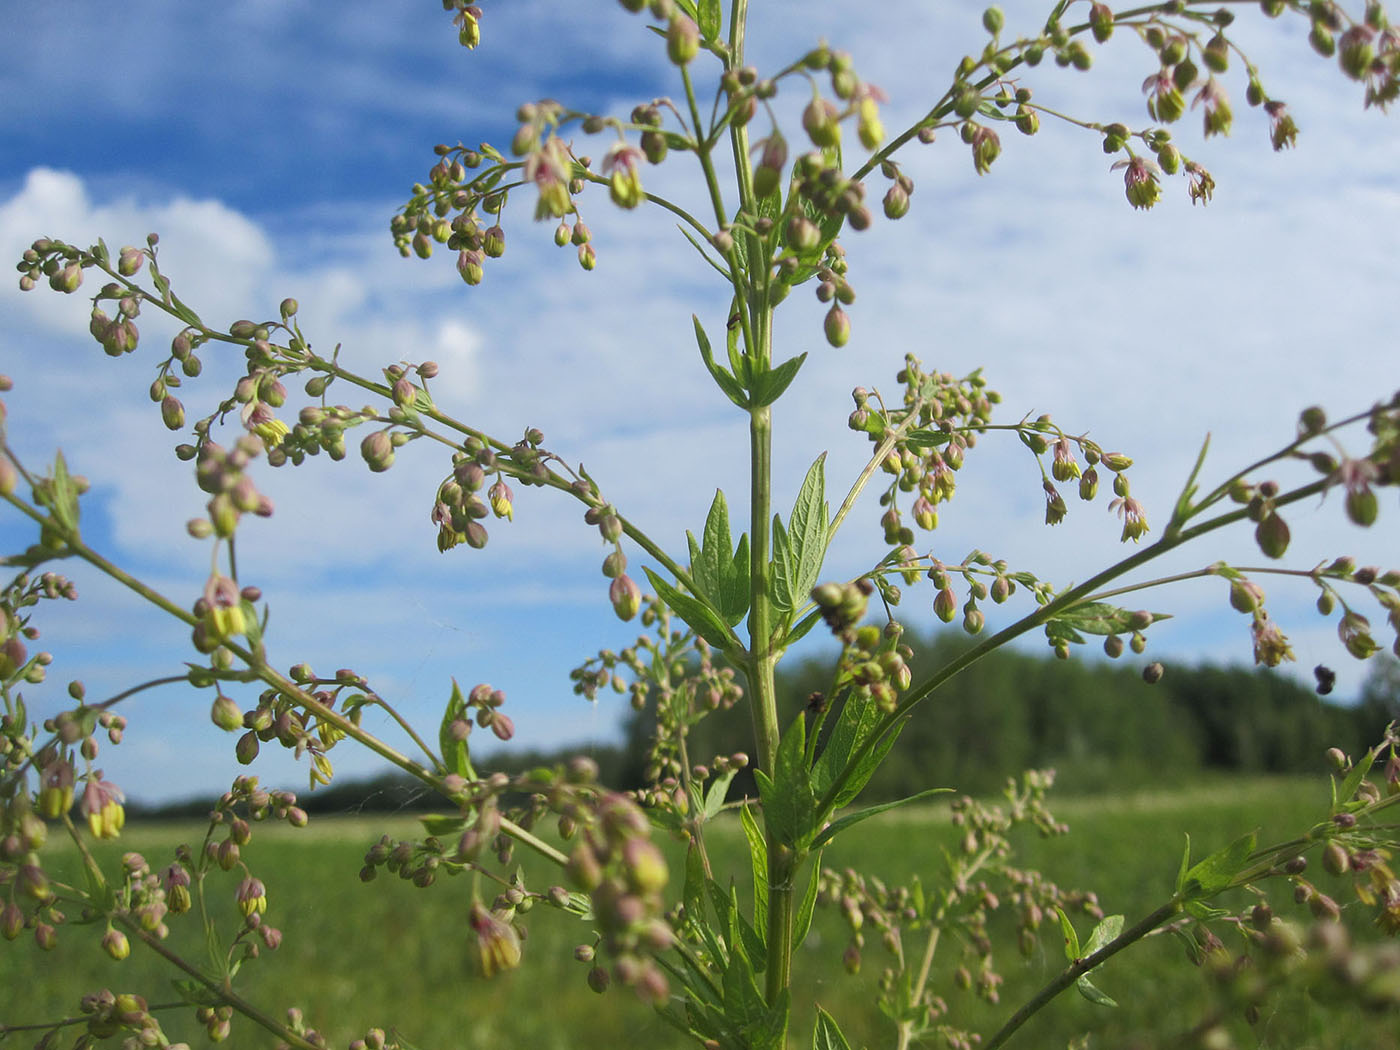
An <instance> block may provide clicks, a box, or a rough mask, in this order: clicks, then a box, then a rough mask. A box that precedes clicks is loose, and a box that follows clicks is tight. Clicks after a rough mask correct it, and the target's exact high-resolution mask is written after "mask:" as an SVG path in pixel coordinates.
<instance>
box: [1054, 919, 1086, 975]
mask: <svg viewBox="0 0 1400 1050" xmlns="http://www.w3.org/2000/svg"><path fill="white" fill-rule="evenodd" d="M1055 914H1056V915H1058V916H1059V917H1060V929H1061V930H1062V931H1063V932H1064V935H1065V958H1066V959H1068V960H1069V961H1070V962H1078V961H1079V960H1080V959H1081V958H1083V956H1082V955H1081V954H1080V951H1079V934H1077V933H1075V932H1074V923H1072V922H1070V921H1069V916H1068V915H1066V914H1065V910H1064V909H1063V908H1056V909H1055Z"/></svg>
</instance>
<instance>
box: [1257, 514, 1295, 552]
mask: <svg viewBox="0 0 1400 1050" xmlns="http://www.w3.org/2000/svg"><path fill="white" fill-rule="evenodd" d="M1288 539H1289V533H1288V523H1287V522H1285V521H1284V520H1283V519H1282V518H1281V517H1279V516H1278V514H1277V513H1270V514H1269V515H1268V516H1267V517H1265V518H1264V520H1263V521H1261V522H1260V523H1259V525H1258V527H1257V528H1256V529H1255V530H1254V542H1255V543H1257V544H1258V545H1259V549H1260V550H1261V551H1263V552H1264V554H1266V555H1267V556H1268V557H1270V558H1281V557H1283V554H1284V552H1285V551H1286V550H1288Z"/></svg>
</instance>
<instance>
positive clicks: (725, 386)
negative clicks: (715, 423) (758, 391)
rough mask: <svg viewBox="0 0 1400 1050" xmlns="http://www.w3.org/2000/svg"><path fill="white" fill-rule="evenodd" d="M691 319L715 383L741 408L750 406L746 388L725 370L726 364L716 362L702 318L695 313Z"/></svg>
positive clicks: (701, 355)
mask: <svg viewBox="0 0 1400 1050" xmlns="http://www.w3.org/2000/svg"><path fill="white" fill-rule="evenodd" d="M691 320H693V321H694V322H695V341H696V342H697V343H699V344H700V359H701V360H702V361H704V362H705V369H706V371H708V372H709V373H710V375H711V377H713V379H714V381H715V383H716V384H717V385H718V386H719V388H720V389H721V390H722V391H724V396H725V397H727V398H729V400H730V401H732V402H734V404H735V405H737V406H738V407H740V408H744V409H747V408H748V407H749V399H748V395H747V394H745V393H744V388H743V387H742V386H740V385H739V381H738V380H737V379H735V378H734V376H733V375H732V374H730V373H729V372H728V371H726V370H725V368H724V366H722V365H718V364H716V363H715V353H714V350H713V348H711V346H710V340H709V337H708V336H707V335H705V329H704V328H703V327H702V326H701V324H700V318H698V317H696V316H695V315H694V314H692V315H691Z"/></svg>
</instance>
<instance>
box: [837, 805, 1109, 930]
mask: <svg viewBox="0 0 1400 1050" xmlns="http://www.w3.org/2000/svg"><path fill="white" fill-rule="evenodd" d="M952 790H953V789H952V788H929V789H928V790H927V791H920V792H919V793H918V794H916V795H910V796H909V797H908V798H901V799H897V800H896V801H894V802H882V803H880V805H878V806H870V807H868V808H866V809H862V810H860V811H859V812H856V813H847V814H846V815H845V816H844V817H842V818H840V819H839V820H833V821H832V822H831V823H830V824H828V825H827V826H826V827H825V828H823V829H822V831H821V834H819V835H818V836H817V837H816V840H815V841H814V842H813V843H812V847H813V848H814V849H815V848H818V847H821V846H825V845H826V844H827V843H828V842H830V841H831V840H832V839H834V838H835V837H836V836H837V835H838V834H840V833H841V832H843V831H845V830H846V829H847V828H849V827H851V826H852V825H853V824H859V823H860V822H861V821H862V820H865V819H866V818H868V817H873V816H875V814H876V813H883V812H885V810H887V809H895V808H896V807H898V806H903V805H905V804H907V803H910V802H918V801H919V800H920V799H925V798H928V797H929V796H930V795H941V794H943V793H944V792H945V791H952ZM1119 919H1120V922H1121V919H1122V916H1119Z"/></svg>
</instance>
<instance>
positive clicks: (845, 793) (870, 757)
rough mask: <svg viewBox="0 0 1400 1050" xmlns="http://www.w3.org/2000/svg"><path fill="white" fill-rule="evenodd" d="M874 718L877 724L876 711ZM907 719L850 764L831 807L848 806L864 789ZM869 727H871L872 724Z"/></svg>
mask: <svg viewBox="0 0 1400 1050" xmlns="http://www.w3.org/2000/svg"><path fill="white" fill-rule="evenodd" d="M871 706H872V707H873V706H874V705H873V704H872V705H871ZM875 719H876V723H875V724H878V719H879V715H878V712H877V713H876V715H875ZM907 721H908V720H907V719H904V720H901V721H900V722H899V723H897V724H896V725H895V727H894V728H893V729H891V730H890V731H889V732H888V733H886V734H885V736H884V737H883V739H881V740H880V742H879V743H878V744H876V745H875V746H874V747H872V748H871V749H870V750H869V751H867V752H866V753H865V756H864V757H863V758H861V759H859V760H858V761H857V762H855V764H854V765H852V766H851V770H850V773H849V774H848V775H847V777H846V783H845V786H844V787H842V788H841V790H840V792H839V793H838V794H837V795H836V797H835V798H833V799H832V800H831V804H832V806H833V808H835V809H841V808H842V807H843V806H849V805H850V804H851V803H852V802H854V801H855V800H856V796H857V795H859V794H860V793H861V791H862V790H864V788H865V785H866V784H867V783H869V782H870V778H871V777H873V776H874V775H875V771H876V770H877V769H879V768H880V765H881V763H883V762H884V761H885V756H886V755H887V754H889V751H890V748H892V747H894V744H895V741H896V740H898V739H899V734H900V733H901V732H903V730H904V726H905V724H906V722H907ZM871 728H872V729H873V728H874V725H872V726H871Z"/></svg>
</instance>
